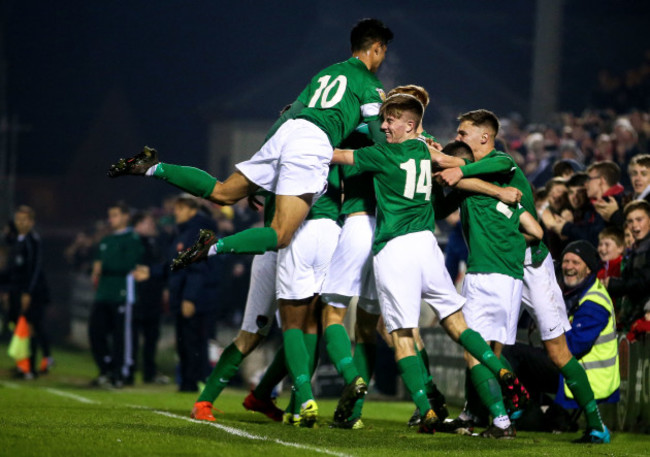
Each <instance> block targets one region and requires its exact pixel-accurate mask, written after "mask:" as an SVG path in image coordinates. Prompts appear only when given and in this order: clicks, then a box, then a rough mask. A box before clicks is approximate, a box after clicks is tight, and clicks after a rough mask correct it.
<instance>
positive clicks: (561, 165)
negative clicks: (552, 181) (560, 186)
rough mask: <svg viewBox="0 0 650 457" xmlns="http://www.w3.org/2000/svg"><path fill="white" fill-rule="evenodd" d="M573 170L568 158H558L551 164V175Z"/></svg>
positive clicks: (555, 175) (561, 174)
mask: <svg viewBox="0 0 650 457" xmlns="http://www.w3.org/2000/svg"><path fill="white" fill-rule="evenodd" d="M573 172H574V170H573V166H572V165H571V162H570V161H568V160H558V161H557V162H555V163H554V164H553V177H558V176H563V175H564V174H565V173H573Z"/></svg>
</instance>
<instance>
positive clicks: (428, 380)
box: [415, 345, 435, 396]
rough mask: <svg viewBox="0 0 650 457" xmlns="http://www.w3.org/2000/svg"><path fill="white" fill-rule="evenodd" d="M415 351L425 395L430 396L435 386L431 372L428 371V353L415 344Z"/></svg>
mask: <svg viewBox="0 0 650 457" xmlns="http://www.w3.org/2000/svg"><path fill="white" fill-rule="evenodd" d="M415 353H416V354H417V356H418V358H419V359H420V370H421V372H422V382H423V383H424V387H425V390H426V392H427V396H431V395H433V392H434V388H435V387H434V385H433V377H431V373H430V372H429V355H428V354H427V351H426V350H425V349H424V348H422V350H421V351H420V350H419V349H418V348H417V345H415Z"/></svg>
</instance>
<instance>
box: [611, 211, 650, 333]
mask: <svg viewBox="0 0 650 457" xmlns="http://www.w3.org/2000/svg"><path fill="white" fill-rule="evenodd" d="M625 221H626V222H627V226H628V227H629V228H630V230H631V231H632V236H634V247H633V248H632V250H631V252H630V255H629V257H628V258H626V261H625V268H624V269H623V273H622V275H621V277H620V278H606V279H605V281H604V282H605V286H606V287H607V290H608V291H609V293H610V294H611V295H612V296H613V297H622V296H625V297H626V299H627V300H626V301H627V306H624V307H623V309H622V311H621V324H622V326H623V328H624V329H626V330H627V329H629V328H630V326H631V325H632V323H633V322H634V321H636V320H637V319H639V318H640V317H642V316H643V314H644V311H643V307H644V306H645V304H646V303H647V301H648V299H650V288H648V283H650V203H648V202H647V201H645V200H635V201H632V202H630V203H628V204H627V205H626V206H625Z"/></svg>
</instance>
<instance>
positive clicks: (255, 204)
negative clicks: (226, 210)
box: [246, 195, 264, 211]
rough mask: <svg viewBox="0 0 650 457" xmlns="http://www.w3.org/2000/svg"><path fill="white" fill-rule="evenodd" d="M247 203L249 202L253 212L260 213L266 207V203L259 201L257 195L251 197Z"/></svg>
mask: <svg viewBox="0 0 650 457" xmlns="http://www.w3.org/2000/svg"><path fill="white" fill-rule="evenodd" d="M246 201H247V202H248V207H249V208H250V209H252V210H253V211H259V210H261V209H262V207H264V203H263V202H261V201H259V200H258V199H257V198H256V197H255V195H249V196H248V198H247V199H246Z"/></svg>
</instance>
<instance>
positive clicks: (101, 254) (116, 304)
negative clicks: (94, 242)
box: [88, 202, 144, 388]
mask: <svg viewBox="0 0 650 457" xmlns="http://www.w3.org/2000/svg"><path fill="white" fill-rule="evenodd" d="M129 219H130V212H129V208H128V206H126V204H125V203H124V202H118V203H116V204H114V205H112V206H110V207H109V208H108V222H109V225H110V227H111V229H112V230H113V233H112V234H110V235H108V236H105V237H104V238H103V239H102V240H101V242H100V243H99V246H98V249H97V253H96V255H95V261H94V263H93V269H92V280H93V284H95V287H96V292H95V302H94V303H93V307H92V309H91V311H90V317H89V321H88V336H89V339H90V349H91V351H92V354H93V358H94V359H95V363H96V365H97V368H98V369H99V376H98V377H97V378H96V379H94V380H93V385H95V386H98V387H107V386H109V385H110V384H112V385H113V386H114V387H117V388H120V387H122V386H123V385H124V380H125V379H126V378H128V376H129V373H130V370H131V367H130V364H131V359H132V354H131V353H130V351H129V349H130V344H127V342H129V343H130V341H131V340H130V338H131V336H130V334H131V313H132V306H133V303H134V302H135V299H136V297H135V281H134V278H133V275H132V271H133V270H134V268H135V267H136V265H137V264H141V263H142V261H143V255H144V246H143V245H142V242H141V241H140V237H139V236H138V235H137V234H136V233H134V232H133V230H132V229H131V228H130V227H129Z"/></svg>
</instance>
